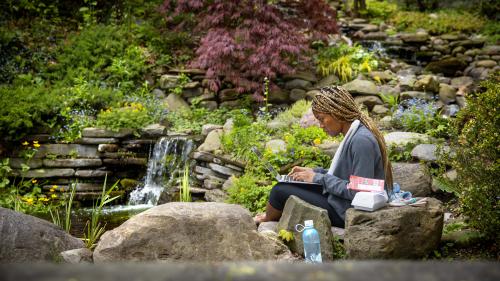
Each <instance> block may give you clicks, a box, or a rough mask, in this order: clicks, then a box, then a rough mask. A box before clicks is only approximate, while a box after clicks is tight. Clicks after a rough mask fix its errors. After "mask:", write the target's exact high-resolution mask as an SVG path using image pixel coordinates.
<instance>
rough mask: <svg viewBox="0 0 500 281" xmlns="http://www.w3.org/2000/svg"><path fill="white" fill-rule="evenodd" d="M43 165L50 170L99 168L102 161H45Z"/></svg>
mask: <svg viewBox="0 0 500 281" xmlns="http://www.w3.org/2000/svg"><path fill="white" fill-rule="evenodd" d="M43 165H44V166H45V167H50V168H79V167H99V166H101V165H102V161H101V159H81V158H79V159H54V160H51V159H43Z"/></svg>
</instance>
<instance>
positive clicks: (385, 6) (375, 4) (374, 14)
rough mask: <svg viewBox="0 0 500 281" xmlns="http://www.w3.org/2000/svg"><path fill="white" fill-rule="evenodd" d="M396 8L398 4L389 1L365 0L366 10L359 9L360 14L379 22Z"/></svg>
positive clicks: (387, 17)
mask: <svg viewBox="0 0 500 281" xmlns="http://www.w3.org/2000/svg"><path fill="white" fill-rule="evenodd" d="M397 10H398V5H397V4H395V3H392V2H390V1H378V0H367V1H366V10H363V11H360V14H361V15H362V16H364V17H368V18H370V19H371V21H372V22H380V21H385V20H387V19H389V18H390V17H391V16H392V15H393V14H394V13H395V12H396V11H397Z"/></svg>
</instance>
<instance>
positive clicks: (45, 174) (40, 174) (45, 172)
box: [12, 169, 75, 178]
mask: <svg viewBox="0 0 500 281" xmlns="http://www.w3.org/2000/svg"><path fill="white" fill-rule="evenodd" d="M12 172H13V173H14V175H16V176H22V175H23V176H24V177H25V178H58V177H61V178H65V177H72V176H73V175H74V174H75V170H73V169H33V170H29V171H27V172H25V173H22V172H21V170H12Z"/></svg>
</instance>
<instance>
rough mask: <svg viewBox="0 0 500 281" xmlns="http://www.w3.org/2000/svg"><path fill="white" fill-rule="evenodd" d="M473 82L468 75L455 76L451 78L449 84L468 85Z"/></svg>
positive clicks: (458, 86) (455, 85)
mask: <svg viewBox="0 0 500 281" xmlns="http://www.w3.org/2000/svg"><path fill="white" fill-rule="evenodd" d="M472 84H474V79H472V78H471V77H469V76H461V77H455V78H453V79H451V86H452V87H454V88H457V89H458V88H461V87H469V86H471V85H472Z"/></svg>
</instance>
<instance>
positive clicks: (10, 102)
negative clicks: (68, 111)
mask: <svg viewBox="0 0 500 281" xmlns="http://www.w3.org/2000/svg"><path fill="white" fill-rule="evenodd" d="M61 103H62V102H61V97H60V96H58V95H56V94H55V93H52V92H50V90H48V89H47V88H46V87H44V86H42V85H33V86H21V87H15V86H9V85H0V134H1V135H2V136H5V137H8V138H9V139H11V140H19V139H20V138H22V137H23V136H25V135H27V134H29V133H35V132H36V130H37V129H39V128H40V127H44V126H45V127H51V126H53V124H54V122H55V121H56V120H57V119H58V114H57V113H58V111H59V107H60V105H61Z"/></svg>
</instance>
